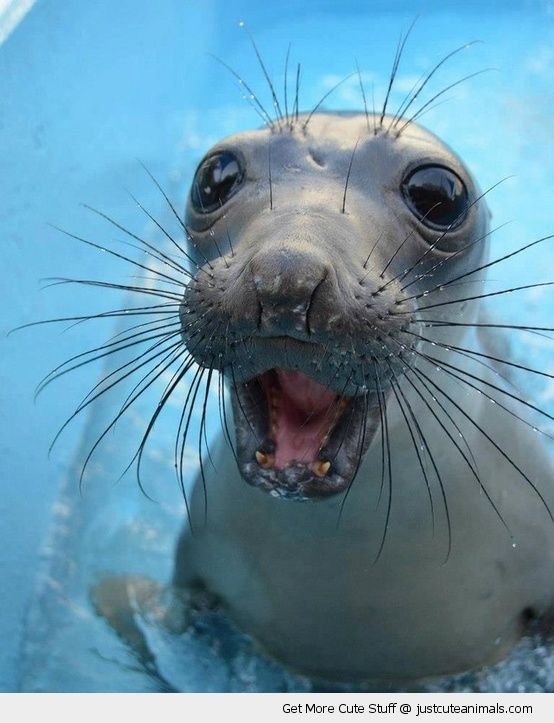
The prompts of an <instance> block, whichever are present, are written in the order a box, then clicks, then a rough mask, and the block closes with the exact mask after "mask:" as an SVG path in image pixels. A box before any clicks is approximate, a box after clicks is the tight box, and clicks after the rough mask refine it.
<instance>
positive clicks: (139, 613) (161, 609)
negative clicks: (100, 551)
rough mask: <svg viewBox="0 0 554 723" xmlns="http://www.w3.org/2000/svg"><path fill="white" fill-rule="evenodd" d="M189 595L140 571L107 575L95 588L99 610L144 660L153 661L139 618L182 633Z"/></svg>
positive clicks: (93, 601) (92, 594)
mask: <svg viewBox="0 0 554 723" xmlns="http://www.w3.org/2000/svg"><path fill="white" fill-rule="evenodd" d="M188 597H189V596H188V595H187V594H186V593H183V592H177V591H175V590H174V589H172V588H168V587H163V586H162V585H160V584H159V583H158V582H156V581H154V580H151V579H150V578H147V577H142V576H140V575H114V576H109V577H104V578H102V579H101V580H100V581H99V582H98V584H97V585H95V586H94V587H93V588H92V589H91V600H92V604H93V605H94V608H95V610H96V612H97V613H98V614H99V615H100V616H101V617H103V618H104V619H105V620H106V621H107V622H108V623H109V625H110V626H111V627H112V628H113V629H114V631H115V632H116V633H117V635H118V636H119V637H120V638H121V639H122V640H123V641H124V642H125V643H127V644H128V645H129V646H130V647H131V649H132V650H133V651H134V652H135V653H136V654H137V656H138V657H139V659H140V660H141V661H143V662H144V663H153V658H152V654H151V652H150V651H149V649H148V645H147V642H146V639H145V637H144V634H143V632H142V627H141V625H140V624H139V622H138V620H139V619H148V620H150V621H152V622H154V623H156V624H158V625H160V626H163V627H164V628H166V629H167V630H168V631H170V632H172V633H181V632H183V631H184V630H185V629H186V627H187V623H188V615H187V609H188V603H189V599H188Z"/></svg>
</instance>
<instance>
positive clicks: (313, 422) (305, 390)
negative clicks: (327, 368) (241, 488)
mask: <svg viewBox="0 0 554 723" xmlns="http://www.w3.org/2000/svg"><path fill="white" fill-rule="evenodd" d="M277 378H278V380H279V385H280V394H279V396H280V402H279V411H278V420H279V421H278V428H277V431H276V432H275V433H274V434H273V439H274V441H275V442H276V445H277V449H276V451H275V466H276V467H277V468H278V469H283V468H284V467H287V466H288V465H289V464H290V463H291V462H293V461H295V460H296V461H302V462H313V461H314V460H315V459H316V457H317V453H318V451H319V448H320V446H321V442H322V440H323V438H324V437H325V435H326V434H327V432H328V430H329V428H330V427H331V425H332V423H333V422H334V418H335V415H336V408H335V404H334V402H335V400H336V399H337V396H338V395H337V394H336V392H334V391H332V390H331V389H329V388H328V387H324V386H323V385H322V384H318V383H317V382H315V381H314V380H313V379H310V378H309V377H307V376H306V375H305V374H302V373H301V372H290V371H283V370H281V369H278V370H277Z"/></svg>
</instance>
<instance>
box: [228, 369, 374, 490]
mask: <svg viewBox="0 0 554 723" xmlns="http://www.w3.org/2000/svg"><path fill="white" fill-rule="evenodd" d="M235 391H236V393H235V395H234V411H235V421H236V427H237V442H238V452H239V465H240V468H241V473H242V475H243V477H244V478H245V480H246V481H247V482H248V483H249V484H252V485H254V486H257V487H262V488H263V489H265V490H267V491H270V492H272V493H273V494H275V495H278V496H282V497H288V498H294V499H308V498H316V497H323V496H329V495H332V494H336V493H337V492H340V491H342V490H344V489H345V488H346V487H347V486H348V484H349V483H350V482H351V480H352V478H353V476H354V474H355V472H356V469H357V467H358V463H359V460H360V457H361V455H362V453H363V451H364V448H365V446H366V445H365V441H366V440H364V439H363V438H364V437H365V434H364V432H365V428H366V424H365V423H364V419H367V400H366V398H365V397H348V396H344V395H341V394H340V393H338V392H337V391H335V390H334V389H331V388H330V387H327V386H324V385H322V384H320V383H319V382H316V381H315V380H314V379H311V378H310V377H308V376H307V375H306V374H304V373H302V372H300V371H290V370H286V369H280V368H277V369H271V370H269V371H266V372H264V373H262V374H260V375H258V376H256V377H254V378H253V379H250V380H249V381H247V382H244V383H242V384H239V385H237V387H236V390H235ZM364 411H365V413H364Z"/></svg>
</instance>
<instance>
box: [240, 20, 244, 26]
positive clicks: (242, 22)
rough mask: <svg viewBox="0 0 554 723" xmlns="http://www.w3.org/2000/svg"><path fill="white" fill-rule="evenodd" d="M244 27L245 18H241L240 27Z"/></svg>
mask: <svg viewBox="0 0 554 723" xmlns="http://www.w3.org/2000/svg"><path fill="white" fill-rule="evenodd" d="M243 27H244V20H239V28H243Z"/></svg>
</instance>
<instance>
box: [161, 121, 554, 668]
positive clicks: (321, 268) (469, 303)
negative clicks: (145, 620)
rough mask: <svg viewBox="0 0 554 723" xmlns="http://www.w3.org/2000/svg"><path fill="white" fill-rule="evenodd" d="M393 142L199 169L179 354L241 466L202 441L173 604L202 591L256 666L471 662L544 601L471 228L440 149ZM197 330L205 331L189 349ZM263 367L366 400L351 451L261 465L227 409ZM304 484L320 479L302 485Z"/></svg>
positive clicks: (336, 145)
mask: <svg viewBox="0 0 554 723" xmlns="http://www.w3.org/2000/svg"><path fill="white" fill-rule="evenodd" d="M398 127H399V126H398V122H396V124H395V123H394V119H390V118H385V119H384V120H383V119H379V118H378V117H373V116H365V115H363V114H360V115H355V114H353V115H340V114H329V115H327V114H316V115H315V116H313V117H310V118H306V117H300V119H299V120H297V122H296V123H295V124H294V127H293V126H292V124H291V127H290V128H286V130H283V129H281V128H279V130H278V131H276V130H275V129H264V130H262V131H255V132H252V133H246V134H240V135H238V136H234V137H232V138H230V139H227V140H226V141H223V142H222V143H221V144H218V146H216V147H215V149H213V150H212V151H211V152H210V154H208V156H207V160H206V161H204V163H203V165H202V164H201V166H200V169H199V172H198V173H197V179H196V180H195V184H194V185H193V191H192V193H191V198H190V200H189V205H188V211H187V228H188V230H189V232H190V234H191V238H192V239H193V246H192V252H193V253H197V258H199V257H198V253H201V255H202V256H204V258H206V257H209V258H210V259H211V263H210V267H211V268H212V271H211V274H212V276H211V282H209V279H208V276H207V274H205V273H204V275H202V274H197V275H196V282H195V283H196V286H195V284H194V283H193V284H192V285H191V286H192V289H193V291H194V295H190V294H189V296H188V297H187V296H186V297H185V303H184V312H183V317H182V318H183V328H184V335H185V339H186V340H187V343H188V345H189V348H191V349H194V351H193V353H194V354H195V355H196V358H197V360H198V362H199V363H200V364H203V365H204V366H209V364H208V357H209V356H211V359H212V360H213V358H214V357H215V356H217V358H218V362H217V364H218V365H219V368H220V369H222V370H223V373H224V374H225V375H226V376H227V379H228V380H229V382H230V386H231V388H232V390H233V392H232V393H233V394H234V401H235V404H234V411H235V415H234V416H235V425H236V426H238V430H235V431H236V438H237V443H238V462H239V465H238V467H237V464H236V462H235V459H233V454H232V453H231V451H230V449H229V447H228V445H226V444H225V443H224V441H223V438H222V439H221V440H220V441H219V442H218V443H217V451H216V452H215V453H214V456H215V459H214V461H215V468H216V469H217V473H214V472H213V470H210V469H206V480H205V482H206V492H207V499H208V502H209V506H208V515H207V521H206V523H205V524H204V522H203V515H204V504H205V495H204V492H203V491H202V485H201V484H200V483H199V484H198V485H197V487H196V490H195V494H194V499H193V504H192V515H191V522H192V526H193V528H194V529H195V534H194V536H192V537H191V536H190V535H189V534H188V532H186V533H184V535H183V537H182V539H181V541H180V544H179V551H178V556H177V566H176V571H175V583H176V584H177V585H179V586H180V585H187V584H189V583H193V582H196V581H198V580H201V581H202V582H203V583H204V584H205V585H206V586H207V587H208V588H209V589H210V590H212V591H213V592H214V593H216V594H217V595H218V596H219V597H220V598H221V599H222V600H223V601H224V603H225V605H226V606H228V608H229V610H230V612H231V614H232V616H233V617H234V618H235V619H236V620H237V621H238V622H239V624H240V625H241V626H242V627H243V628H244V629H245V630H246V631H248V632H250V633H252V634H253V635H254V636H255V637H256V638H257V639H258V640H259V641H260V642H261V643H262V645H263V646H264V647H265V648H266V649H267V650H268V651H269V652H270V653H271V654H273V655H275V656H276V657H278V658H279V659H280V660H282V661H284V662H285V663H286V664H287V665H290V666H291V667H292V668H294V669H296V670H298V671H301V672H304V673H308V674H312V675H317V676H323V677H326V678H332V679H338V678H340V679H368V678H374V679H375V678H376V679H389V680H390V679H394V680H407V679H416V678H421V677H425V676H429V675H437V674H441V673H447V672H454V671H460V670H464V669H468V668H471V667H474V666H478V665H482V664H484V663H490V662H492V661H494V660H497V659H498V658H500V657H501V656H502V655H503V654H505V652H506V651H507V650H508V649H509V647H510V646H511V645H512V644H513V642H514V641H515V640H516V639H517V638H518V636H519V635H520V634H521V632H522V630H523V629H524V625H525V623H526V622H527V621H528V620H529V618H530V617H533V616H535V615H541V614H542V613H544V611H545V610H546V609H547V607H548V606H549V605H550V604H551V602H552V600H553V598H554V524H553V523H552V519H551V515H550V511H549V503H552V501H553V499H554V498H553V494H552V489H551V488H552V466H551V464H550V463H549V461H548V460H547V458H546V456H545V454H544V452H543V450H542V447H541V444H540V442H541V440H540V437H539V435H538V434H537V433H536V431H533V430H532V429H531V428H530V426H527V425H526V424H525V423H524V422H523V421H521V420H518V419H517V417H514V416H513V415H510V413H509V411H507V409H510V410H511V411H512V412H513V413H514V414H518V413H519V416H521V415H522V412H521V407H520V408H519V409H518V404H517V403H516V402H515V401H514V400H515V396H514V390H513V388H511V387H510V386H509V384H508V383H507V382H506V381H505V379H504V377H503V375H504V374H505V372H506V367H505V366H504V367H502V365H501V364H497V365H496V367H495V364H496V362H495V361H494V358H498V355H496V357H495V354H494V346H495V344H496V343H497V342H498V340H499V335H498V333H497V330H494V329H490V328H485V329H481V328H480V327H479V326H476V325H478V324H480V323H482V322H485V321H486V319H485V318H484V316H483V312H482V311H480V305H479V301H478V300H476V299H474V300H471V299H470V300H467V297H472V296H477V295H478V294H479V291H475V289H478V290H479V289H481V290H482V286H478V285H477V286H475V285H474V284H473V282H476V281H482V280H483V279H484V274H485V269H484V268H482V267H485V266H486V265H487V230H488V225H487V224H488V211H487V210H486V207H485V205H484V201H483V199H482V194H481V193H480V192H479V191H478V190H477V188H476V186H475V184H474V182H473V181H472V179H471V177H470V175H469V173H468V171H467V170H466V169H465V168H464V166H463V164H462V162H461V161H460V160H459V159H458V158H457V157H456V156H455V155H454V153H453V152H452V151H451V150H450V149H448V148H447V147H446V146H445V145H444V144H442V143H441V142H440V141H439V140H438V139H437V138H435V137H434V136H432V135H431V134H430V133H428V132H426V131H424V130H423V129H421V128H419V127H417V126H415V125H414V124H410V125H409V127H407V128H405V129H404V130H403V132H402V133H397V132H386V130H385V129H386V128H389V130H390V129H393V128H394V129H398ZM222 153H231V154H232V155H233V157H236V158H240V159H241V160H240V162H239V165H240V166H241V168H233V169H232V170H233V174H234V176H235V179H236V178H237V177H239V176H240V175H241V174H242V176H243V177H242V179H241V180H240V181H239V185H238V190H237V189H236V188H234V187H231V191H230V192H229V188H226V189H225V195H224V198H223V199H219V205H218V204H216V205H214V206H213V208H212V209H211V210H209V209H208V210H207V209H206V207H204V206H202V203H201V200H202V199H201V198H200V199H199V196H201V189H202V187H203V186H205V188H207V189H208V190H209V191H210V192H212V193H213V191H214V182H213V181H211V182H210V183H211V185H210V183H205V174H206V168H208V167H209V166H210V163H211V165H212V167H213V165H214V162H213V160H210V159H214V158H216V159H218V158H219V159H221V155H220V154H222ZM227 160H228V159H227ZM206 164H207V165H206ZM220 165H221V164H220ZM437 169H439V170H437ZM442 172H444V173H446V175H445V176H444V177H443V176H440V177H439V180H438V181H437V180H436V179H434V178H433V177H431V178H430V177H429V175H426V174H431V176H432V174H433V173H439V174H440V173H442ZM203 174H204V175H203ZM219 174H220V178H221V177H223V176H224V169H223V171H222V169H221V168H219ZM418 174H419V176H422V178H419V177H418ZM422 174H423V175H422ZM212 177H215V176H214V175H213V173H212ZM414 178H416V182H415V188H412V185H413V182H412V180H411V179H414ZM244 179H245V180H244ZM458 182H459V183H458ZM456 183H458V190H456ZM241 184H242V187H241ZM411 184H412V185H411ZM228 185H229V184H228ZM462 187H463V190H464V191H465V193H466V197H465V206H464V210H463V212H460V204H459V198H458V197H457V196H456V193H458V192H459V193H461V191H460V188H462ZM195 189H196V190H195ZM441 193H442V194H443V195H442V196H441ZM425 194H427V196H426V195H425ZM422 198H423V199H424V201H425V202H426V205H425V203H423V204H422V203H421V199H422ZM210 200H213V199H210V197H209V196H208V197H207V201H208V202H209V201H210ZM199 201H200V202H199ZM449 203H450V204H451V206H450V207H449V206H448V204H449ZM418 204H419V205H418ZM456 204H458V205H456ZM449 208H450V211H451V213H450V216H449V215H448V213H446V214H445V215H443V216H440V214H439V215H435V211H436V209H439V211H441V212H442V211H445V210H446V211H448V209H449ZM210 235H211V237H212V239H213V238H214V237H215V238H216V239H219V248H221V247H222V246H223V245H224V238H225V236H226V235H228V236H229V237H230V239H232V249H230V250H229V252H228V254H226V255H225V254H223V253H220V254H216V255H213V253H212V256H210V246H209V241H210ZM368 257H369V260H368ZM206 260H207V259H206ZM199 265H200V262H199ZM203 268H204V269H206V268H207V267H206V266H205V265H204V266H203ZM459 279H463V280H464V281H460V280H459ZM468 281H470V283H469V284H467V282H468ZM464 282H465V285H464ZM210 283H211V285H210ZM457 300H461V301H460V302H459V303H454V302H456V301H457ZM202 315H203V316H202ZM199 318H202V319H203V323H205V321H206V320H208V321H211V323H212V327H211V330H213V333H212V334H210V333H207V334H206V333H204V332H203V336H202V337H201V338H200V341H198V333H197V330H198V322H197V319H199ZM431 319H432V320H433V324H434V326H432V328H430V327H431V325H430V324H425V321H424V320H431ZM452 321H454V322H455V324H456V325H454V326H452V325H450V323H451V322H452ZM406 322H407V323H406ZM439 324H440V326H439ZM223 327H225V329H226V332H225V338H223V334H221V333H220V332H219V331H218V330H220V329H221V328H223ZM190 329H193V330H195V332H196V340H195V338H194V337H195V334H194V333H192V334H191V332H190V331H187V330H190ZM476 330H480V333H477V331H476ZM237 338H239V339H240V341H239V342H237ZM318 346H320V347H322V348H323V352H322V354H321V356H320V355H319V351H318V349H317V347H318ZM467 349H470V350H471V351H472V353H467V352H465V351H463V350H467ZM453 350H454V351H453ZM456 350H461V351H456ZM335 353H336V354H337V357H338V358H339V359H340V358H342V359H344V358H345V357H346V359H347V361H346V362H344V363H341V362H340V361H338V362H337V361H336V358H337V357H334V355H335ZM479 355H486V356H479ZM322 358H323V361H322ZM491 358H492V359H493V361H491ZM433 360H434V361H433ZM333 361H334V364H333V363H330V362H333ZM315 362H319V363H315ZM212 364H213V361H212ZM274 368H277V369H278V370H279V369H289V370H299V371H300V372H302V373H303V374H305V375H306V377H307V378H308V380H310V379H315V380H316V381H317V382H318V383H319V384H320V385H321V386H322V387H323V386H324V385H325V388H331V390H332V391H334V393H335V394H336V395H337V397H339V396H340V395H342V397H341V398H344V397H346V398H347V399H349V400H354V401H350V405H351V407H352V408H353V409H356V407H355V405H356V404H358V403H359V400H360V399H365V401H366V406H365V414H358V412H357V411H353V412H352V420H353V421H352V422H351V426H352V427H353V428H354V430H355V434H352V431H350V432H349V431H348V429H347V431H346V432H344V434H343V441H342V443H341V444H342V451H344V449H346V452H347V455H346V457H347V460H346V461H344V460H341V453H342V452H341V449H340V447H341V445H338V444H337V443H335V445H334V447H333V445H332V443H329V441H328V440H329V435H327V437H326V438H325V439H324V440H323V441H322V443H321V444H320V445H319V448H318V450H317V453H314V451H313V450H312V452H311V456H310V455H308V457H307V458H306V460H305V461H304V462H303V467H302V469H300V466H301V465H299V464H298V463H297V460H295V459H294V458H293V457H294V455H293V454H292V453H289V456H288V458H286V459H280V457H279V446H280V445H281V446H283V445H285V446H286V444H289V446H290V440H289V441H288V442H286V441H285V442H283V439H284V436H286V435H285V433H284V432H283V431H282V430H281V429H280V428H279V423H280V422H281V421H282V420H283V419H284V420H285V421H284V424H285V425H286V424H288V423H289V422H288V421H287V419H288V417H287V413H286V412H283V411H282V409H281V411H280V412H279V414H280V416H279V415H278V416H277V417H276V418H274V417H273V416H272V415H273V412H271V414H270V417H271V419H270V420H269V421H268V420H267V419H266V420H265V422H264V421H262V423H260V420H259V419H258V418H257V417H256V415H255V414H254V413H253V412H252V409H251V406H249V405H250V401H249V398H248V396H247V395H245V394H244V393H243V391H244V390H242V392H241V389H240V385H241V384H242V383H244V382H245V380H251V379H253V378H255V375H258V376H257V377H256V378H257V380H258V386H260V387H264V385H267V382H266V381H265V377H264V376H263V375H264V374H267V371H266V370H268V369H274ZM229 369H232V374H231V373H229ZM279 373H280V372H278V383H277V387H275V386H273V387H271V389H270V390H269V392H268V401H267V404H268V405H269V407H270V409H273V407H272V404H274V403H275V404H276V403H277V402H274V401H272V399H274V397H272V396H271V394H273V393H274V392H275V389H277V392H275V393H276V394H280V397H279V398H280V399H281V402H279V404H286V403H287V400H290V399H292V400H293V401H294V400H296V403H297V404H298V405H300V406H301V401H299V400H301V398H302V394H301V393H295V392H294V390H293V391H292V392H291V391H290V389H289V388H288V387H287V383H288V382H283V377H282V376H279ZM333 374H334V376H333ZM329 379H331V380H332V381H331V382H330V381H329ZM260 380H261V381H260ZM467 382H469V384H468V383H467ZM249 383H250V385H251V384H252V382H248V381H246V384H247V385H248V384H249ZM307 383H308V384H309V383H310V382H309V381H308V382H307ZM279 384H280V392H279V389H278V385H279ZM265 391H266V392H267V391H268V390H267V389H265ZM503 391H504V392H507V393H508V394H507V395H506V394H505V395H504V396H503ZM510 394H511V395H512V396H509V395H510ZM516 396H517V395H516ZM241 399H242V404H241ZM491 400H496V401H497V403H496V404H495V403H493V401H491ZM257 403H258V404H259V405H261V406H262V407H263V406H264V400H263V399H262V400H261V401H258V402H257ZM499 404H502V405H503V406H504V407H505V408H506V409H501V408H499ZM514 410H515V411H514ZM345 414H346V413H345ZM289 416H290V415H289ZM245 419H246V421H247V422H248V424H246V422H245ZM360 420H362V421H360ZM269 422H271V424H273V423H274V422H276V424H275V429H273V428H272V430H273V431H268V426H267V425H268V424H269ZM260 424H261V426H260ZM264 424H265V426H264ZM248 426H250V428H251V430H252V428H254V432H258V433H257V434H253V433H252V431H248ZM345 426H346V428H347V425H345ZM333 433H334V432H333ZM333 433H331V440H332V438H333V437H332V435H333ZM264 434H265V441H264V440H263V439H262V441H261V442H260V439H261V438H262V437H263V436H264ZM291 434H293V435H294V434H297V435H300V437H302V435H303V425H302V424H299V425H298V426H297V427H296V428H295V429H293V431H292V433H291ZM349 435H350V436H349ZM231 436H233V434H232V433H231ZM344 440H346V441H344ZM304 441H305V442H306V444H307V445H308V447H309V442H310V440H309V439H308V440H304ZM324 444H327V445H328V447H331V448H332V449H334V454H335V456H334V457H332V453H329V451H328V450H326V449H325V447H324ZM337 446H338V447H339V451H338V452H337V451H336V448H337ZM364 448H367V452H366V453H365V454H364V453H363V450H364ZM322 449H324V451H325V452H326V454H322ZM256 450H258V451H256ZM297 454H301V453H297ZM356 454H357V455H358V458H361V462H360V461H358V465H359V469H358V470H357V473H354V474H352V469H351V467H352V466H354V465H353V464H352V465H350V467H349V463H350V462H351V460H352V458H355V457H356ZM285 456H286V455H285ZM326 457H328V458H329V459H331V458H332V459H333V464H332V467H331V470H329V472H328V473H327V474H325V471H326V470H327V459H326ZM291 458H292V459H291ZM336 460H339V463H337V462H336ZM318 464H319V465H320V466H319V467H317V466H314V465H318ZM321 465H324V466H323V468H322V467H321ZM306 468H311V469H312V470H316V472H319V473H320V474H312V477H311V478H308V479H306V474H305V473H304V472H305V469H306ZM333 468H335V472H336V474H335V476H334V477H333ZM337 468H338V469H337ZM293 471H294V474H293ZM321 471H323V472H324V474H321ZM245 480H246V481H247V482H249V484H250V485H251V486H248V485H247V484H245ZM255 487H261V488H262V490H264V491H260V489H255ZM267 491H269V492H271V494H270V495H268V494H267ZM338 493H342V494H338ZM345 495H346V498H345ZM276 497H296V498H298V497H300V498H303V499H305V498H310V499H315V500H316V502H314V503H300V504H298V503H294V504H293V503H290V502H285V501H283V500H281V499H276ZM450 533H451V534H450Z"/></svg>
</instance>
